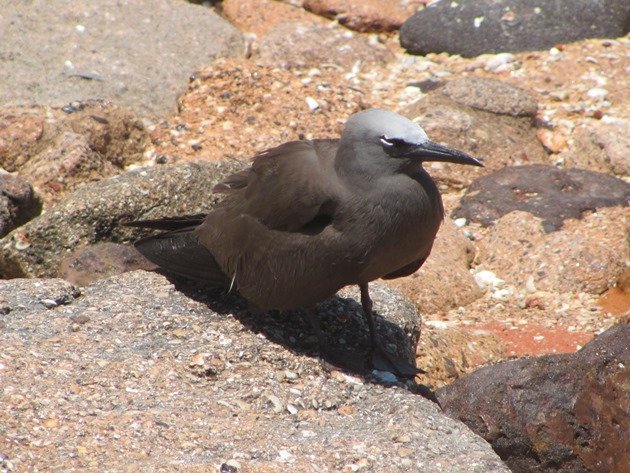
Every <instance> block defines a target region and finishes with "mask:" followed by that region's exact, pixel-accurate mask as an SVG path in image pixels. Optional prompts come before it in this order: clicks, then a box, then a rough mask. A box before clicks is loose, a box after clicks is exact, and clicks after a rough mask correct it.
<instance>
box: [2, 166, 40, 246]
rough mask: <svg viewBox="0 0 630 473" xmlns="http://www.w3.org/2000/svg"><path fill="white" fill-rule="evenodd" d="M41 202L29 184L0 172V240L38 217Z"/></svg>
mask: <svg viewBox="0 0 630 473" xmlns="http://www.w3.org/2000/svg"><path fill="white" fill-rule="evenodd" d="M41 210H42V202H41V200H40V199H39V196H37V195H36V194H35V192H34V191H33V187H32V186H31V184H30V183H28V182H27V181H25V180H24V179H22V178H21V177H19V176H14V175H12V174H8V173H3V172H0V238H1V237H3V236H5V235H6V234H7V233H9V232H10V231H11V230H13V229H14V228H16V227H19V226H20V225H22V224H24V223H26V222H28V221H29V220H31V219H32V218H34V217H36V216H37V215H39V213H40V212H41Z"/></svg>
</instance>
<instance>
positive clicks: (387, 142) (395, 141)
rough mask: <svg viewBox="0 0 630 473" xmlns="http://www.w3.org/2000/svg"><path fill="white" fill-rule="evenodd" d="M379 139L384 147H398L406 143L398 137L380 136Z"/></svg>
mask: <svg viewBox="0 0 630 473" xmlns="http://www.w3.org/2000/svg"><path fill="white" fill-rule="evenodd" d="M380 140H381V144H382V145H383V147H384V148H398V147H402V146H406V145H408V143H407V142H406V141H405V140H402V139H400V138H387V137H386V136H381V137H380Z"/></svg>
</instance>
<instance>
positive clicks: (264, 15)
mask: <svg viewBox="0 0 630 473" xmlns="http://www.w3.org/2000/svg"><path fill="white" fill-rule="evenodd" d="M221 16H223V18H225V19H226V20H228V21H229V22H230V23H232V24H233V25H234V26H236V27H237V28H238V29H239V30H241V31H247V32H248V33H254V34H255V35H256V36H257V37H258V38H260V37H262V36H264V35H265V34H266V33H268V32H269V31H270V30H273V29H274V28H275V27H276V26H278V25H279V24H280V23H309V24H316V25H322V26H324V25H327V24H328V23H329V22H328V20H325V19H324V18H322V17H320V16H317V15H314V14H313V13H310V12H307V11H305V10H304V9H303V8H301V6H299V5H291V4H289V3H285V2H278V1H273V2H264V3H263V2H261V1H260V0H223V1H222V2H221Z"/></svg>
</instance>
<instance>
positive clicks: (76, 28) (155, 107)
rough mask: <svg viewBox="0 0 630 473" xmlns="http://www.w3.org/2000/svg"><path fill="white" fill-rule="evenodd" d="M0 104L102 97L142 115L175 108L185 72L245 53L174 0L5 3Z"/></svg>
mask: <svg viewBox="0 0 630 473" xmlns="http://www.w3.org/2000/svg"><path fill="white" fill-rule="evenodd" d="M0 32H2V34H1V39H0V44H1V46H0V103H7V104H22V103H33V102H35V103H40V104H45V105H64V104H65V103H68V102H72V101H75V100H85V99H89V98H105V99H110V100H113V101H115V102H117V103H119V104H124V105H128V106H130V107H132V108H134V109H135V110H136V112H138V113H141V114H155V115H159V114H163V113H166V112H171V111H174V110H175V105H176V102H175V101H176V97H177V95H178V94H179V93H180V92H182V91H183V90H184V88H185V87H186V83H187V80H188V77H189V76H190V74H191V73H192V72H193V71H194V70H195V69H197V68H200V67H202V66H204V65H207V64H208V63H209V62H211V60H212V59H213V58H214V57H217V56H239V55H243V54H244V42H243V39H242V36H241V34H240V33H239V32H238V31H237V30H236V29H235V28H234V27H232V26H230V25H229V24H228V23H227V22H226V21H224V20H223V19H222V18H220V17H219V16H218V15H216V14H215V13H214V12H213V11H212V10H210V9H209V8H207V7H202V6H199V5H192V4H190V3H188V2H182V1H178V0H137V1H133V2H127V1H125V2H121V1H118V0H103V1H100V2H92V1H89V0H79V1H75V2H68V1H66V0H34V1H29V2H23V1H21V0H8V1H7V0H5V1H3V6H2V15H0Z"/></svg>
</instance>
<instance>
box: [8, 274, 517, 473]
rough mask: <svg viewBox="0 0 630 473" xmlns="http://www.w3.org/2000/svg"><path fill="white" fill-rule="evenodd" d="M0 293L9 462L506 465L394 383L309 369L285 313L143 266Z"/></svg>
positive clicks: (249, 467)
mask: <svg viewBox="0 0 630 473" xmlns="http://www.w3.org/2000/svg"><path fill="white" fill-rule="evenodd" d="M0 293H1V294H2V295H3V296H2V297H3V298H4V299H3V302H1V303H0V306H1V307H2V309H1V310H0V313H2V314H4V315H2V316H0V317H1V320H2V328H1V329H0V330H1V331H2V340H3V349H2V358H1V360H0V362H1V365H0V366H1V367H2V369H0V383H1V385H2V389H3V400H2V403H3V408H2V409H0V424H2V426H3V430H2V433H1V434H0V436H1V438H2V439H3V440H2V445H3V450H2V454H3V457H4V458H5V461H10V462H11V464H12V465H13V466H14V467H15V468H16V469H18V470H34V469H52V470H69V469H98V468H100V467H102V465H107V466H108V468H110V469H120V470H128V469H142V470H147V469H149V470H154V471H173V470H179V469H181V468H183V465H185V469H190V468H193V469H196V470H214V469H217V470H222V471H234V469H235V468H237V469H238V470H239V471H287V470H292V471H312V472H315V471H318V472H319V471H355V470H359V469H365V470H374V471H389V470H392V469H395V470H409V471H425V472H442V471H444V470H445V469H446V470H448V471H453V472H480V473H482V472H483V473H486V472H507V471H508V470H507V468H506V467H505V466H504V465H503V464H502V462H501V461H500V460H499V459H498V457H497V456H496V454H495V453H494V452H492V450H491V448H490V446H489V445H488V444H487V443H486V442H484V441H483V440H482V439H481V438H479V437H477V436H476V435H474V434H472V433H471V432H470V431H469V430H468V428H467V427H465V426H464V425H463V424H461V423H459V422H456V421H454V420H452V419H450V418H448V417H446V416H444V415H443V414H441V412H440V411H439V409H438V408H437V407H436V406H435V405H434V404H433V403H431V402H429V401H427V400H425V399H424V398H422V397H420V396H417V395H414V394H412V393H411V392H409V391H408V390H406V389H401V387H402V385H401V384H399V383H395V384H394V385H393V386H388V385H380V384H374V383H372V382H371V380H370V379H363V378H360V377H356V376H352V375H347V374H344V373H341V372H338V371H335V370H333V371H331V372H326V371H324V370H322V367H321V366H320V364H319V363H318V362H317V360H316V359H315V358H313V357H312V356H307V355H306V354H305V350H304V347H305V345H306V346H308V345H309V343H308V342H305V341H304V338H305V332H307V331H308V328H307V323H306V322H305V320H304V319H303V318H302V317H298V316H297V315H295V316H294V318H293V319H292V322H293V323H292V324H286V323H284V324H274V316H273V315H269V316H267V317H256V316H252V315H250V314H248V313H247V312H246V311H244V310H243V309H242V306H239V305H238V302H234V301H230V300H229V299H226V298H223V299H215V300H194V299H191V298H189V297H186V296H185V295H184V294H183V293H182V292H180V291H177V290H175V289H174V287H173V286H172V285H171V284H170V283H169V282H168V281H167V280H166V279H165V278H164V277H162V276H159V275H156V274H151V273H147V272H144V271H134V272H131V273H125V274H124V275H122V276H119V277H116V278H111V279H106V280H102V281H99V282H97V283H95V284H93V285H92V286H89V287H87V288H85V289H84V290H83V292H82V293H79V292H78V291H77V290H76V289H75V288H74V287H72V286H71V285H70V284H69V283H66V282H63V281H60V280H39V281H38V280H11V281H0ZM354 304H356V303H354ZM380 304H381V301H377V306H378V305H380ZM344 305H345V304H344V302H343V301H342V300H338V301H337V302H334V306H335V307H337V309H338V310H341V311H342V312H343V310H344V309H343V307H344ZM230 314H233V315H234V317H233V316H231V315H230ZM261 319H263V320H266V321H264V324H266V326H265V325H262V326H261V325H258V326H257V328H255V329H254V330H252V329H250V328H249V327H251V326H252V324H262V323H263V322H261ZM353 322H354V321H353ZM256 332H258V333H256ZM269 339H272V340H274V342H275V343H274V342H271V341H270V340H269ZM283 345H284V346H283ZM286 346H288V347H290V349H287V348H286ZM308 351H310V350H308V349H307V352H308ZM222 465H224V466H222Z"/></svg>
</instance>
